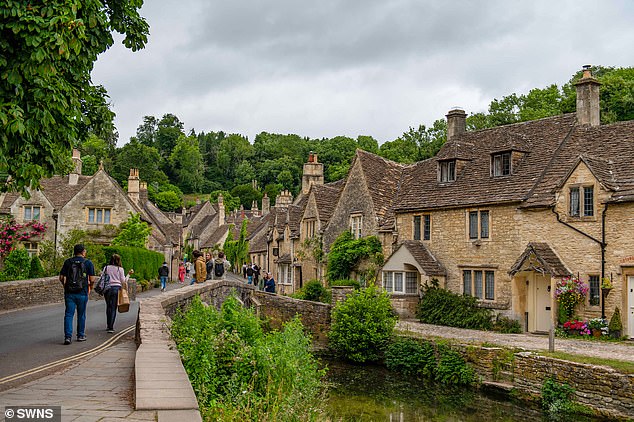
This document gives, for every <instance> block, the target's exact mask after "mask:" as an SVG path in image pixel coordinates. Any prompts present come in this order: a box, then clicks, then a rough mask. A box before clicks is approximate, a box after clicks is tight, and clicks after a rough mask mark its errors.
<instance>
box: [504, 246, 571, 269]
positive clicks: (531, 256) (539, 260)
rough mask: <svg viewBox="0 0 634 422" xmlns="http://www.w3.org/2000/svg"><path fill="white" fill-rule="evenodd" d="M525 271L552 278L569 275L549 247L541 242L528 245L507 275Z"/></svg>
mask: <svg viewBox="0 0 634 422" xmlns="http://www.w3.org/2000/svg"><path fill="white" fill-rule="evenodd" d="M532 260H534V261H532ZM527 269H530V270H532V271H539V272H541V273H544V274H551V275H552V276H554V277H564V276H567V275H570V274H571V272H570V270H569V269H568V268H567V267H566V265H564V263H563V262H562V261H561V259H560V258H559V256H558V255H557V254H556V253H555V251H554V250H553V249H552V248H551V247H550V245H548V243H541V242H531V243H529V244H528V246H526V249H525V250H524V252H523V253H522V255H520V257H519V258H518V259H517V261H516V262H515V264H513V266H512V267H511V271H509V274H511V275H514V274H516V273H518V272H520V271H524V270H527Z"/></svg>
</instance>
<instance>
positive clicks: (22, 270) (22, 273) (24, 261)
mask: <svg viewBox="0 0 634 422" xmlns="http://www.w3.org/2000/svg"><path fill="white" fill-rule="evenodd" d="M30 269H31V257H30V256H29V253H28V252H27V251H26V249H24V248H16V249H13V250H12V251H11V252H9V254H8V255H7V257H6V258H5V259H4V269H3V271H2V280H3V281H9V280H26V279H27V278H29V270H30Z"/></svg>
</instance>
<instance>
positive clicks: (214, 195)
mask: <svg viewBox="0 0 634 422" xmlns="http://www.w3.org/2000/svg"><path fill="white" fill-rule="evenodd" d="M220 195H222V202H223V203H224V204H225V208H226V210H227V212H230V211H233V210H237V209H238V208H240V198H239V197H238V198H236V197H234V196H233V195H232V194H231V193H230V192H227V191H226V190H216V191H213V192H211V193H210V194H209V201H211V203H213V204H217V203H218V196H220Z"/></svg>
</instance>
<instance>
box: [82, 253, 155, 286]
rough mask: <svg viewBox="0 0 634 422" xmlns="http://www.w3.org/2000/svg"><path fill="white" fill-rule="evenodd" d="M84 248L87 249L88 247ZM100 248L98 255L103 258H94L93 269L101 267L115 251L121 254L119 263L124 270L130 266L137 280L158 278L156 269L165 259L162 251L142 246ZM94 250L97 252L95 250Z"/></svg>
mask: <svg viewBox="0 0 634 422" xmlns="http://www.w3.org/2000/svg"><path fill="white" fill-rule="evenodd" d="M86 248H87V249H88V247H86ZM93 248H94V246H93ZM91 250H92V249H91ZM102 250H103V252H102V254H100V256H102V257H103V258H99V261H96V258H95V260H94V261H93V263H94V264H95V271H97V268H99V269H101V268H102V267H103V266H105V265H106V263H108V262H110V258H111V257H112V255H113V254H115V253H116V254H118V255H120V256H121V264H122V265H123V268H125V270H126V272H127V270H129V269H130V268H133V269H134V278H136V279H137V280H158V269H159V267H160V266H161V265H162V264H163V261H164V260H165V257H164V256H163V254H162V253H159V252H155V251H150V250H147V249H144V248H135V247H130V246H104V247H103V249H102ZM95 252H96V253H97V251H95ZM89 254H90V255H91V256H92V253H91V252H89ZM101 259H103V261H101Z"/></svg>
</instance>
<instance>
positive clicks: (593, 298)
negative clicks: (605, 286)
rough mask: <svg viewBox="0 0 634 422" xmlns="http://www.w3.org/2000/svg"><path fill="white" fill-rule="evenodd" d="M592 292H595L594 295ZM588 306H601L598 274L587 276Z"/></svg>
mask: <svg viewBox="0 0 634 422" xmlns="http://www.w3.org/2000/svg"><path fill="white" fill-rule="evenodd" d="M593 284H594V286H593ZM593 290H596V294H595V295H593ZM588 306H601V277H600V276H599V275H598V274H591V275H588Z"/></svg>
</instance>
